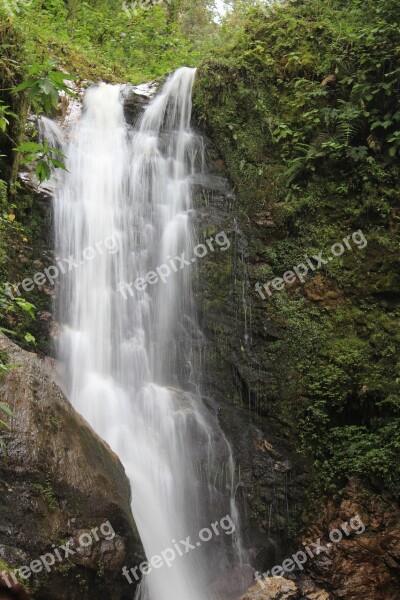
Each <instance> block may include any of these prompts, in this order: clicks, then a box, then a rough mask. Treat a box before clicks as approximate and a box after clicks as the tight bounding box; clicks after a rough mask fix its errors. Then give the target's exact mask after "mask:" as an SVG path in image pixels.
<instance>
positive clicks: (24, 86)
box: [11, 79, 36, 94]
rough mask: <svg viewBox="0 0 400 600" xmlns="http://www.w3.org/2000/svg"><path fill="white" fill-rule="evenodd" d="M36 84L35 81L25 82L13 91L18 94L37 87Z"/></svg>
mask: <svg viewBox="0 0 400 600" xmlns="http://www.w3.org/2000/svg"><path fill="white" fill-rule="evenodd" d="M35 83H36V80H35V79H27V80H26V81H23V82H22V83H20V84H19V85H17V87H15V88H13V89H12V90H11V91H12V93H13V94H16V93H17V92H21V91H22V90H26V89H27V88H30V87H32V86H33V85H35Z"/></svg>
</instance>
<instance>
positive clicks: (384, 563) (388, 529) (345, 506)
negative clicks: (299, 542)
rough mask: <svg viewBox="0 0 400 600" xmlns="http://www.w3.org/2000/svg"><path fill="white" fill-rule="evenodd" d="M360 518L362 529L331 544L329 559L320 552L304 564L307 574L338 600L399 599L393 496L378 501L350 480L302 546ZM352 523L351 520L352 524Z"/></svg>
mask: <svg viewBox="0 0 400 600" xmlns="http://www.w3.org/2000/svg"><path fill="white" fill-rule="evenodd" d="M355 515H359V517H360V518H361V521H362V524H363V525H364V526H365V531H362V526H360V527H359V528H358V531H359V532H360V533H359V534H357V533H356V531H357V528H355V529H354V530H352V529H351V528H349V527H348V529H349V531H350V535H349V536H346V535H345V534H343V539H342V540H341V541H339V542H338V543H335V544H333V546H332V551H331V552H330V553H329V556H325V555H323V554H320V555H318V556H315V557H314V559H313V560H311V561H309V562H308V563H307V567H306V568H307V570H308V572H309V573H310V575H311V576H312V577H313V578H314V579H315V580H317V581H319V582H321V583H322V585H329V587H330V589H332V591H333V592H334V594H335V597H337V598H344V599H346V600H347V599H351V600H366V599H368V600H369V599H370V598H371V600H372V599H373V600H398V599H399V597H400V594H399V590H400V507H399V505H398V503H397V502H396V501H395V500H393V499H392V498H389V497H387V498H382V497H379V496H377V495H376V494H374V493H373V491H372V490H367V489H365V488H361V487H360V486H359V484H358V482H357V480H356V479H352V480H351V481H350V482H349V483H348V485H347V487H346V489H345V492H344V495H343V498H342V500H341V501H340V503H339V504H335V503H334V502H328V503H327V504H326V505H325V506H324V507H322V509H321V511H320V514H319V517H318V519H317V520H316V521H315V522H314V523H313V525H312V526H311V527H310V528H309V532H308V535H307V537H306V539H304V541H305V542H307V543H309V542H311V541H314V540H316V539H318V538H321V540H322V543H325V544H326V543H327V542H328V538H327V535H328V534H329V532H330V531H332V530H333V529H339V530H340V528H341V525H342V523H350V521H351V519H352V518H353V517H354V516H355ZM353 523H355V522H353Z"/></svg>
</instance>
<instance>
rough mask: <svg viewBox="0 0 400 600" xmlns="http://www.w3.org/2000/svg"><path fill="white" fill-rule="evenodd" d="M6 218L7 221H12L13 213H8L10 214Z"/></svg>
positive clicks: (13, 218)
mask: <svg viewBox="0 0 400 600" xmlns="http://www.w3.org/2000/svg"><path fill="white" fill-rule="evenodd" d="M8 219H9V221H11V222H12V221H15V215H13V214H12V213H10V214H9V215H8Z"/></svg>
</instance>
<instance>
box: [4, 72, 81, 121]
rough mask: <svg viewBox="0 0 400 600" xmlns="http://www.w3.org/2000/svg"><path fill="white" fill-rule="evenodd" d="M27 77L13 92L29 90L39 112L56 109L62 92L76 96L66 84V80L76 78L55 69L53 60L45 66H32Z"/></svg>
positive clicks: (29, 94)
mask: <svg viewBox="0 0 400 600" xmlns="http://www.w3.org/2000/svg"><path fill="white" fill-rule="evenodd" d="M26 77H27V79H25V80H24V81H23V82H22V83H20V84H19V85H17V86H16V87H15V88H14V89H13V90H12V91H13V93H14V94H16V93H18V92H21V91H23V90H27V92H28V98H29V100H31V102H32V103H33V104H34V105H35V106H36V107H38V108H39V110H40V109H43V110H44V111H45V112H50V111H51V110H52V109H53V108H56V107H57V104H58V96H59V93H60V92H65V93H66V94H68V95H69V96H75V93H74V92H73V91H72V90H71V88H69V87H68V86H67V85H65V83H64V82H65V81H66V80H73V79H75V77H74V76H73V75H69V74H67V73H62V72H61V71H58V70H57V69H55V62H54V61H52V60H46V61H45V63H44V64H38V63H36V64H34V65H30V66H29V68H28V69H27V73H26Z"/></svg>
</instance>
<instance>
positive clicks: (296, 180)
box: [194, 0, 400, 494]
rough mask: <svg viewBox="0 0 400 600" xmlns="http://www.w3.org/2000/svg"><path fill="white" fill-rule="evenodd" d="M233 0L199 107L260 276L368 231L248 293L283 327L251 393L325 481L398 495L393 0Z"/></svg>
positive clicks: (262, 314) (257, 314)
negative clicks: (286, 279) (368, 485)
mask: <svg viewBox="0 0 400 600" xmlns="http://www.w3.org/2000/svg"><path fill="white" fill-rule="evenodd" d="M235 4H236V6H237V5H238V4H239V11H238V12H237V14H238V15H240V18H235V13H233V14H231V15H229V16H228V18H227V22H226V23H225V24H224V25H223V26H222V29H221V42H220V44H219V45H218V46H216V47H215V49H214V50H213V51H212V52H210V53H209V54H208V56H207V57H206V58H205V60H204V61H203V62H202V64H201V65H200V68H199V72H198V77H197V81H196V85H195V90H194V106H195V114H196V116H197V118H198V120H199V121H200V122H201V124H202V125H203V127H204V128H206V130H207V132H208V133H209V135H210V137H211V138H212V139H213V141H214V143H215V145H216V147H217V151H218V152H219V153H220V156H222V158H223V159H224V162H225V165H226V169H227V172H228V174H229V176H230V178H231V180H232V182H233V184H234V186H235V188H236V191H237V196H236V207H235V210H236V212H241V213H244V215H245V219H243V227H244V228H245V230H246V231H247V233H248V240H249V250H248V251H249V263H250V268H251V269H252V273H251V285H252V286H253V285H254V283H255V282H256V281H261V282H262V283H263V282H266V281H268V279H270V278H272V277H273V276H275V277H277V276H281V275H282V274H283V273H284V272H285V271H287V270H291V269H292V268H293V266H294V265H296V264H298V263H300V262H302V260H303V257H304V256H305V255H308V256H310V255H312V254H318V252H319V251H321V250H324V249H325V248H329V246H330V245H331V244H333V243H335V242H338V241H340V240H341V239H343V237H344V236H345V235H348V234H350V233H351V232H353V231H356V230H358V229H360V228H361V229H362V230H363V232H364V234H365V235H366V236H367V239H368V246H367V247H366V248H365V249H364V250H362V251H360V250H355V249H354V250H353V251H349V252H346V253H345V254H344V255H343V256H342V257H341V258H340V259H338V260H334V261H332V262H330V263H329V264H328V265H325V266H324V267H323V268H322V269H321V270H320V271H319V273H318V274H310V276H309V280H308V281H307V282H306V283H305V284H304V285H302V286H293V287H292V288H290V289H287V290H286V291H282V292H276V293H275V295H274V296H273V297H272V298H269V299H268V300H267V301H262V300H260V299H259V298H258V296H256V295H255V294H253V297H252V303H253V307H252V317H253V320H254V321H255V322H257V321H256V320H257V318H258V319H259V320H260V323H261V325H259V327H260V328H261V327H262V323H264V320H265V319H268V321H269V322H271V321H272V322H273V323H277V324H279V325H280V326H281V327H282V335H281V337H280V339H278V340H276V341H271V342H269V343H268V344H267V349H266V352H265V362H266V364H268V369H269V370H270V371H271V372H272V373H273V374H275V377H276V379H277V381H278V382H279V383H278V384H277V390H275V389H272V388H271V386H269V388H268V385H265V386H264V387H263V388H262V390H261V392H260V387H262V386H258V388H257V390H253V391H254V393H255V394H257V395H258V398H260V402H261V404H262V407H263V410H265V412H268V413H269V412H271V414H272V416H274V415H275V416H277V417H276V418H277V421H278V422H279V423H280V422H282V421H283V422H285V423H288V424H289V425H290V427H291V430H292V431H291V438H292V440H294V441H295V443H294V445H295V446H296V448H297V449H298V446H299V444H298V442H299V440H300V444H301V448H300V450H301V452H303V453H304V454H306V455H308V456H310V457H311V458H312V459H313V461H314V466H315V470H316V474H317V479H318V483H319V489H320V491H322V492H324V491H325V492H328V493H329V494H332V492H333V491H338V490H340V489H341V488H342V487H343V486H344V485H345V483H346V481H347V479H348V477H350V476H351V475H352V474H356V475H358V476H360V477H361V478H363V479H365V480H369V481H372V482H373V483H376V484H377V485H379V486H380V487H386V488H387V489H388V490H390V491H391V492H393V493H396V494H399V493H400V471H399V465H398V460H397V459H396V453H398V446H399V444H400V430H399V427H398V419H399V404H400V400H399V398H400V388H399V382H400V377H399V367H400V365H399V362H398V356H399V351H400V337H399V335H398V333H397V325H396V323H397V322H398V319H399V317H400V287H399V284H398V273H399V269H400V261H399V257H398V247H399V243H400V232H399V219H398V216H397V215H398V211H399V210H400V194H399V191H398V190H399V184H400V169H399V149H400V114H399V109H398V90H399V89H400V70H399V68H398V62H399V54H400V50H399V49H400V28H399V24H398V3H397V2H396V1H395V0H378V1H372V0H367V1H365V2H360V1H359V0H355V1H354V0H352V1H350V0H341V1H339V2H338V1H335V2H333V1H330V0H329V1H328V2H325V0H294V1H293V2H283V3H280V5H277V6H276V8H275V9H274V10H273V11H267V12H263V11H262V10H260V8H259V7H258V8H257V7H256V6H252V7H249V4H252V3H251V2H250V1H248V2H247V1H246V2H242V3H239V2H236V3H235ZM217 156H218V155H217ZM266 214H268V215H270V216H268V220H269V219H270V218H271V217H272V219H273V221H274V223H275V225H276V228H275V229H273V230H272V231H271V229H268V228H264V227H260V225H259V222H260V219H261V218H262V217H264V215H266ZM253 265H257V266H256V267H254V268H253ZM260 330H261V329H260ZM282 365H284V372H285V373H284V375H285V376H284V377H283V376H282ZM264 388H265V389H264Z"/></svg>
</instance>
